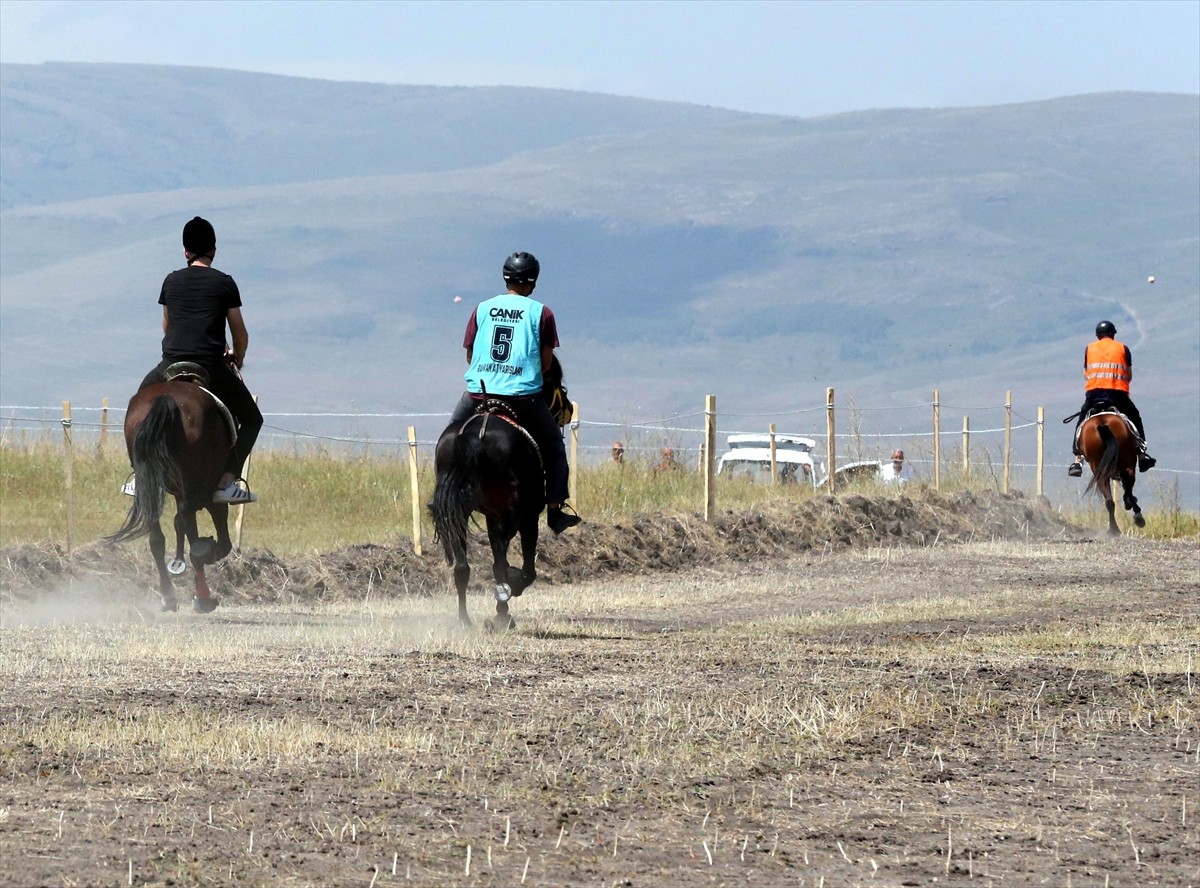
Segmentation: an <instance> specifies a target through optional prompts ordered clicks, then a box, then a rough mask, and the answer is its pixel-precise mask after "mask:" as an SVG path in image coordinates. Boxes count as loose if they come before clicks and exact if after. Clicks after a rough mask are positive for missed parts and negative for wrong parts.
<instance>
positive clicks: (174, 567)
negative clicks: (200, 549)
mask: <svg viewBox="0 0 1200 888" xmlns="http://www.w3.org/2000/svg"><path fill="white" fill-rule="evenodd" d="M186 570H187V562H186V561H184V560H183V559H182V558H168V559H167V573H169V574H170V575H171V576H173V577H177V576H179V575H180V574H182V573H183V572H184V571H186Z"/></svg>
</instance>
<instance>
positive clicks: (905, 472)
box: [879, 450, 912, 485]
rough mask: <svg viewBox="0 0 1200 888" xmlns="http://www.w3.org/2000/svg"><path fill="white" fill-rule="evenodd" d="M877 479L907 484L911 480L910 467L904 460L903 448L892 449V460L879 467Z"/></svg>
mask: <svg viewBox="0 0 1200 888" xmlns="http://www.w3.org/2000/svg"><path fill="white" fill-rule="evenodd" d="M879 480H880V481H882V482H883V483H884V484H901V485H902V484H907V483H908V482H909V481H911V480H912V468H911V467H910V466H909V465H908V463H907V462H905V460H904V451H903V450H893V451H892V461H891V462H889V463H884V464H883V465H881V466H880V467H879Z"/></svg>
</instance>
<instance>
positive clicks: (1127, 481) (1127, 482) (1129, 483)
mask: <svg viewBox="0 0 1200 888" xmlns="http://www.w3.org/2000/svg"><path fill="white" fill-rule="evenodd" d="M1134 480H1136V477H1135V478H1133V479H1131V478H1128V477H1125V478H1122V479H1121V482H1122V485H1123V486H1124V488H1125V495H1124V496H1123V497H1122V505H1124V506H1125V511H1126V512H1133V523H1134V524H1135V525H1137V526H1138V527H1145V526H1146V518H1145V516H1144V515H1142V507H1141V506H1139V505H1138V499H1137V497H1136V496H1134V495H1133V484H1134Z"/></svg>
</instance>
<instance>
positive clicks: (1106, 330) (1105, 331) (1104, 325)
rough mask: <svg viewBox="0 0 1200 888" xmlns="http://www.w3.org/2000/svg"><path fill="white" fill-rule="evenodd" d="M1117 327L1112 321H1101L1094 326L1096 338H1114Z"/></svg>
mask: <svg viewBox="0 0 1200 888" xmlns="http://www.w3.org/2000/svg"><path fill="white" fill-rule="evenodd" d="M1116 335H1117V327H1116V325H1115V324H1114V323H1113V322H1112V321H1101V322H1100V323H1098V324H1097V325H1096V338H1097V339H1103V338H1104V337H1105V336H1116Z"/></svg>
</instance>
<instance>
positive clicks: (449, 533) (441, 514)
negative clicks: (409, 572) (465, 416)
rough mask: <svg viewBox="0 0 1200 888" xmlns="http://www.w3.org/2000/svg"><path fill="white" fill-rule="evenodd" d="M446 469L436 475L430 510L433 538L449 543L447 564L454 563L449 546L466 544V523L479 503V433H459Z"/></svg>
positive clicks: (480, 453)
mask: <svg viewBox="0 0 1200 888" xmlns="http://www.w3.org/2000/svg"><path fill="white" fill-rule="evenodd" d="M453 446H454V450H453V453H452V455H451V458H450V460H449V463H448V465H447V466H446V468H445V470H444V471H442V472H440V473H439V474H438V479H437V484H436V485H435V486H434V488H433V500H432V501H431V502H430V503H429V511H430V513H431V515H432V516H433V530H434V539H435V540H441V541H442V542H448V543H449V544H450V547H449V548H447V549H446V563H447V564H453V563H454V559H453V557H452V555H451V551H452V548H457V549H459V550H465V549H466V547H467V523H468V522H469V521H470V519H471V513H472V512H474V511H475V505H476V504H477V503H478V502H479V495H480V487H481V485H480V480H479V467H480V461H481V457H482V455H483V440H482V439H481V438H480V437H479V435H478V434H459V435H458V436H457V437H455V439H454V445H453Z"/></svg>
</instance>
